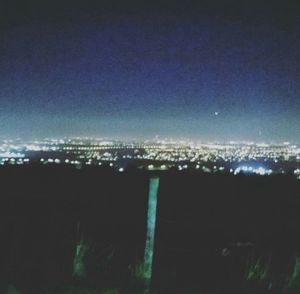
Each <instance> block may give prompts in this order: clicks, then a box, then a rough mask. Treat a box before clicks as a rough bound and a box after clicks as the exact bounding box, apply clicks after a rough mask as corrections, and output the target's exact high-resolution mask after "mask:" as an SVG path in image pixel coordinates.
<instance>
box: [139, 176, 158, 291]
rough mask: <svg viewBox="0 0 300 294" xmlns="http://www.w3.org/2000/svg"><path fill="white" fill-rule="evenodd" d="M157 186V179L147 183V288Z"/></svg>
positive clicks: (150, 270) (145, 270) (145, 267)
mask: <svg viewBox="0 0 300 294" xmlns="http://www.w3.org/2000/svg"><path fill="white" fill-rule="evenodd" d="M158 186H159V177H157V176H156V177H151V178H150V183H149V196H148V214H147V236H146V246H145V254H144V266H143V275H144V279H145V282H146V284H147V286H149V285H150V282H151V278H152V264H153V252H154V238H155V224H156V208H157V191H158Z"/></svg>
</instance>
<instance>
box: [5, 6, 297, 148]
mask: <svg viewBox="0 0 300 294" xmlns="http://www.w3.org/2000/svg"><path fill="white" fill-rule="evenodd" d="M7 2H8V3H9V4H7V5H5V4H2V6H1V8H0V137H23V138H35V137H36V138H43V137H57V136H95V137H110V138H120V139H124V138H125V139H130V138H137V139H144V138H153V137H154V136H156V135H158V136H160V137H169V138H191V139H195V140H203V141H205V140H213V141H222V140H255V141H258V142H263V141H265V142H269V141H287V140H288V141H291V142H295V143H300V121H299V118H300V6H299V5H297V2H299V1H282V2H281V3H279V2H275V1H264V0H261V1H257V2H256V1H241V0H240V1H214V0H211V1H208V0H207V1H188V0H186V1H170V2H167V1H157V2H156V1H151V2H146V1H144V2H143V1H139V2H134V1H125V0H124V1H116V0H115V1H113V0H111V1H93V2H91V1H82V2H78V1H77V2H76V1H68V2H67V1H57V2H55V1H51V3H50V2H49V3H48V2H46V1H34V2H33V1H27V2H26V1H7ZM24 2H26V3H24ZM40 2H43V4H41V3H40ZM141 2H143V3H142V4H141ZM225 2H226V4H225ZM1 3H4V2H2V1H1ZM121 3H122V4H121Z"/></svg>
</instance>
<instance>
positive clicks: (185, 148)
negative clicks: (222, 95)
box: [0, 138, 300, 177]
mask: <svg viewBox="0 0 300 294" xmlns="http://www.w3.org/2000/svg"><path fill="white" fill-rule="evenodd" d="M0 150H1V153H0V163H1V165H11V164H17V165H18V164H29V163H38V164H43V165H45V164H66V165H75V166H77V167H82V166H84V165H97V166H101V165H103V166H108V167H110V168H111V169H114V170H117V171H119V172H122V171H125V170H126V169H127V168H128V167H130V166H135V167H137V168H139V169H146V170H150V171H151V170H161V171H163V170H170V169H171V170H178V171H184V170H198V171H201V172H205V173H233V174H235V175H236V174H239V173H248V174H252V173H253V174H259V175H270V174H273V173H275V174H278V173H288V174H289V173H294V174H295V175H296V176H297V177H298V176H299V173H300V172H299V169H300V148H299V147H298V146H297V145H294V144H291V143H289V142H284V143H281V144H265V143H260V144H259V143H254V142H228V143H200V142H198V143H193V142H190V141H184V140H181V141H175V140H168V139H155V140H147V141H142V142H136V141H133V142H130V141H129V142H128V141H127V142H122V141H117V140H115V141H114V140H104V139H93V138H64V139H44V140H36V141H29V142H23V141H21V140H5V141H2V143H1V146H0Z"/></svg>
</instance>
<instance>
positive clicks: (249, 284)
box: [0, 166, 300, 294]
mask: <svg viewBox="0 0 300 294" xmlns="http://www.w3.org/2000/svg"><path fill="white" fill-rule="evenodd" d="M149 176H150V175H149V174H148V173H146V172H142V171H136V170H131V171H127V172H125V173H116V172H113V171H112V170H110V169H108V168H101V169H99V168H93V167H90V168H85V169H80V170H79V169H75V168H70V167H63V166H57V167H41V166H36V167H34V166H23V167H13V166H11V167H4V168H1V169H0V187H1V194H0V195H1V197H0V236H1V242H0V287H1V289H0V291H1V293H3V292H4V293H10V294H11V293H21V294H23V293H28V294H35V293H39V294H43V293H45V294H47V293H49V294H50V293H53V294H54V293H55V294H56V293H57V294H59V293H64V294H65V293H69V294H71V293H78V294H81V293H85V294H89V293H95V294H96V293H111V294H113V293H131V294H134V293H137V294H138V293H143V291H144V290H143V289H144V288H143V283H142V281H141V280H140V278H139V277H140V273H139V271H140V265H141V263H142V260H143V254H144V247H145V236H146V222H147V219H146V218H147V201H148V184H149ZM79 245H80V246H81V249H82V250H83V251H82V252H81V253H82V258H81V261H82V266H81V268H80V269H79V270H82V271H81V272H80V275H81V276H80V275H79V276H80V277H79V276H78V275H74V258H75V256H76V248H77V249H78V246H79ZM77 257H78V256H77ZM105 289H110V290H105ZM152 292H153V293H184V294H185V293H199V294H202V293H203V294H215V293H247V294H248V293H249V294H250V293H251V294H252V293H300V181H297V180H296V179H294V178H293V177H292V176H272V177H257V176H243V175H241V176H238V177H234V176H231V175H216V174H214V175H208V174H200V173H197V174H196V173H188V172H186V173H177V172H166V173H163V174H161V175H160V187H159V192H158V211H157V230H156V239H155V252H154V268H153V280H152Z"/></svg>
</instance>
